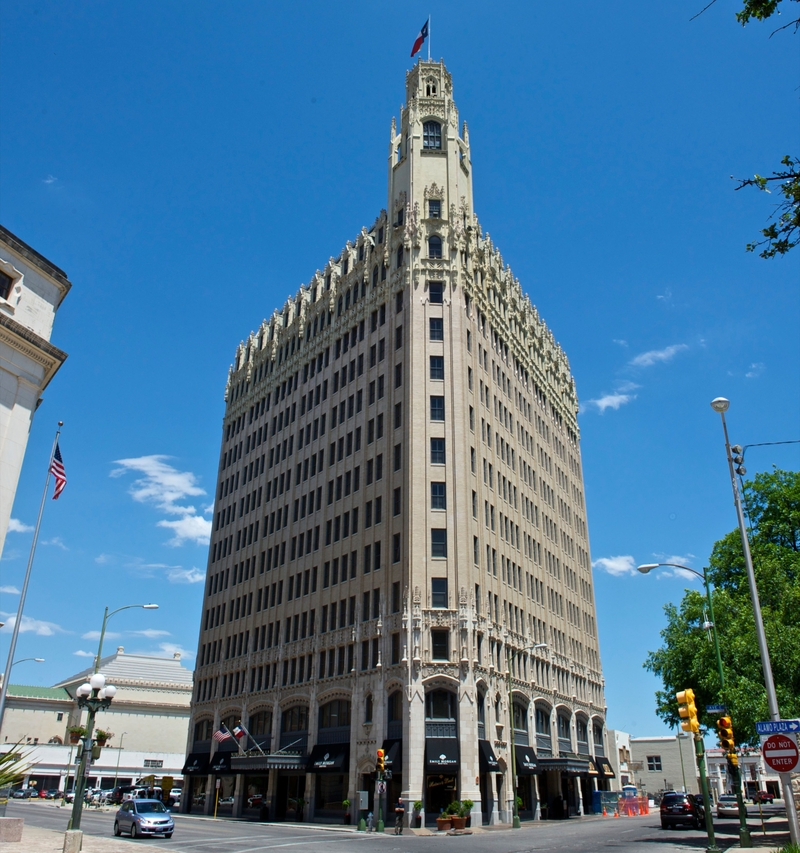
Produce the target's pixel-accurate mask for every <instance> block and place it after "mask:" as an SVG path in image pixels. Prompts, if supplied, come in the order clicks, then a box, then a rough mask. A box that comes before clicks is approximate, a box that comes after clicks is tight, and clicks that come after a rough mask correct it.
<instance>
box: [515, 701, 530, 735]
mask: <svg viewBox="0 0 800 853" xmlns="http://www.w3.org/2000/svg"><path fill="white" fill-rule="evenodd" d="M514 728H515V729H516V730H517V731H520V732H527V731H528V709H527V708H526V707H525V706H524V705H523V704H522V703H521V702H514Z"/></svg>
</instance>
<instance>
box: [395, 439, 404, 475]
mask: <svg viewBox="0 0 800 853" xmlns="http://www.w3.org/2000/svg"><path fill="white" fill-rule="evenodd" d="M402 466H403V445H402V444H395V446H394V470H395V471H399V470H400V468H401V467H402Z"/></svg>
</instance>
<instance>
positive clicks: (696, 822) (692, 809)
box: [661, 791, 706, 829]
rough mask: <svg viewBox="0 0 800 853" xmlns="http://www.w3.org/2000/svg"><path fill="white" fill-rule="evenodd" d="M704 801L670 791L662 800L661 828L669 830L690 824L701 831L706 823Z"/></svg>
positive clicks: (692, 795)
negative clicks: (679, 825)
mask: <svg viewBox="0 0 800 853" xmlns="http://www.w3.org/2000/svg"><path fill="white" fill-rule="evenodd" d="M705 819H706V815H705V812H704V811H703V805H702V801H701V800H700V798H699V797H696V796H695V795H694V794H682V793H678V792H677V791H669V792H668V793H666V794H664V796H663V797H662V799H661V828H662V829H669V828H670V827H671V826H678V824H682V823H684V824H687V823H688V824H689V825H690V826H693V827H694V828H695V829H700V827H701V826H702V825H703V821H705Z"/></svg>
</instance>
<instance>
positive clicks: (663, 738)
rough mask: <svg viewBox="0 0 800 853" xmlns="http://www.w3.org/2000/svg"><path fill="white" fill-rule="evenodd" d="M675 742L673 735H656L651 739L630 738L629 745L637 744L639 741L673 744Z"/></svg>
mask: <svg viewBox="0 0 800 853" xmlns="http://www.w3.org/2000/svg"><path fill="white" fill-rule="evenodd" d="M675 740H676V737H675V735H657V736H653V737H632V738H631V743H638V742H640V741H647V742H648V743H653V742H655V741H661V742H663V743H674V742H675Z"/></svg>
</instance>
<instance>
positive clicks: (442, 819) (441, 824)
mask: <svg viewBox="0 0 800 853" xmlns="http://www.w3.org/2000/svg"><path fill="white" fill-rule="evenodd" d="M452 826H453V821H452V818H451V817H450V813H449V812H447V811H443V812H442V813H441V814H440V815H439V817H437V818H436V828H437V829H438V830H439V832H445V831H446V830H448V829H450V828H451V827H452Z"/></svg>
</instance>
